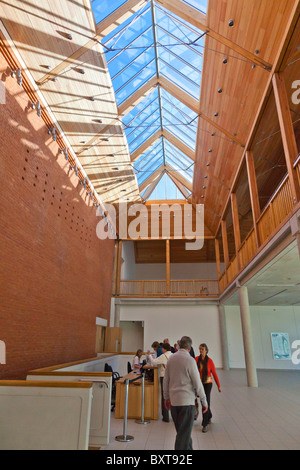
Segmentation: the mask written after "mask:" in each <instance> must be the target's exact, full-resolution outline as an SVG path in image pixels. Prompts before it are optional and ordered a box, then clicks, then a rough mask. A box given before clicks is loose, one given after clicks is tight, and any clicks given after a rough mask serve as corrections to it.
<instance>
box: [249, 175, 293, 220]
mask: <svg viewBox="0 0 300 470" xmlns="http://www.w3.org/2000/svg"><path fill="white" fill-rule="evenodd" d="M288 179H289V175H288V174H286V175H285V177H284V178H283V180H282V181H281V182H280V183H279V185H278V186H277V188H276V190H275V193H274V194H273V195H272V196H271V197H270V199H269V201H268V202H267V204H266V205H265V207H264V209H263V211H262V213H261V214H260V215H259V217H258V218H257V220H256V223H258V222H259V221H260V220H261V219H262V217H263V215H264V214H265V212H267V210H268V209H269V208H270V205H271V203H272V202H273V201H274V199H275V197H276V196H277V194H278V193H279V191H280V190H281V189H282V187H283V185H284V183H286V181H287V180H288Z"/></svg>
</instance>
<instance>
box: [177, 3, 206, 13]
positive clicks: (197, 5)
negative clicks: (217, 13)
mask: <svg viewBox="0 0 300 470" xmlns="http://www.w3.org/2000/svg"><path fill="white" fill-rule="evenodd" d="M183 2H184V3H187V4H188V5H191V6H192V7H194V8H196V10H199V11H201V12H202V13H205V14H206V13H207V0H183Z"/></svg>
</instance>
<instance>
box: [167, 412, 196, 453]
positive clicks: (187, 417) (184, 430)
mask: <svg viewBox="0 0 300 470" xmlns="http://www.w3.org/2000/svg"><path fill="white" fill-rule="evenodd" d="M171 415H172V418H173V421H174V425H175V429H176V432H177V435H176V440H175V450H193V442H192V438H191V434H192V429H193V425H194V416H195V406H194V405H190V406H171Z"/></svg>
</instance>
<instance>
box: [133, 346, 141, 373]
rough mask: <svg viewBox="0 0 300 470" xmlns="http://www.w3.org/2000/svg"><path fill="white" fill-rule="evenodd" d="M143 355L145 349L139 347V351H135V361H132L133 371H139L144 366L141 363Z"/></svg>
mask: <svg viewBox="0 0 300 470" xmlns="http://www.w3.org/2000/svg"><path fill="white" fill-rule="evenodd" d="M142 355H143V351H142V350H141V349H138V350H137V352H136V353H135V356H134V359H133V363H132V370H133V372H139V371H140V370H141V368H142V364H141V357H142Z"/></svg>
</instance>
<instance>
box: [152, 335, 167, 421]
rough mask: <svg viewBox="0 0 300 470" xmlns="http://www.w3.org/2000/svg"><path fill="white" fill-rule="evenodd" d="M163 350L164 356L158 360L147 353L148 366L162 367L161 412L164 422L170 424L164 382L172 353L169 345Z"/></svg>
mask: <svg viewBox="0 0 300 470" xmlns="http://www.w3.org/2000/svg"><path fill="white" fill-rule="evenodd" d="M161 349H162V354H161V355H160V356H159V357H157V358H153V357H152V355H151V353H150V351H147V360H148V364H151V366H160V386H161V412H162V417H163V419H162V420H163V421H165V422H166V423H168V422H169V421H170V417H169V410H167V408H166V407H165V400H164V388H163V380H164V376H165V370H166V365H167V362H168V360H169V358H170V357H171V356H172V352H171V346H170V345H169V343H163V345H162V347H161Z"/></svg>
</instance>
